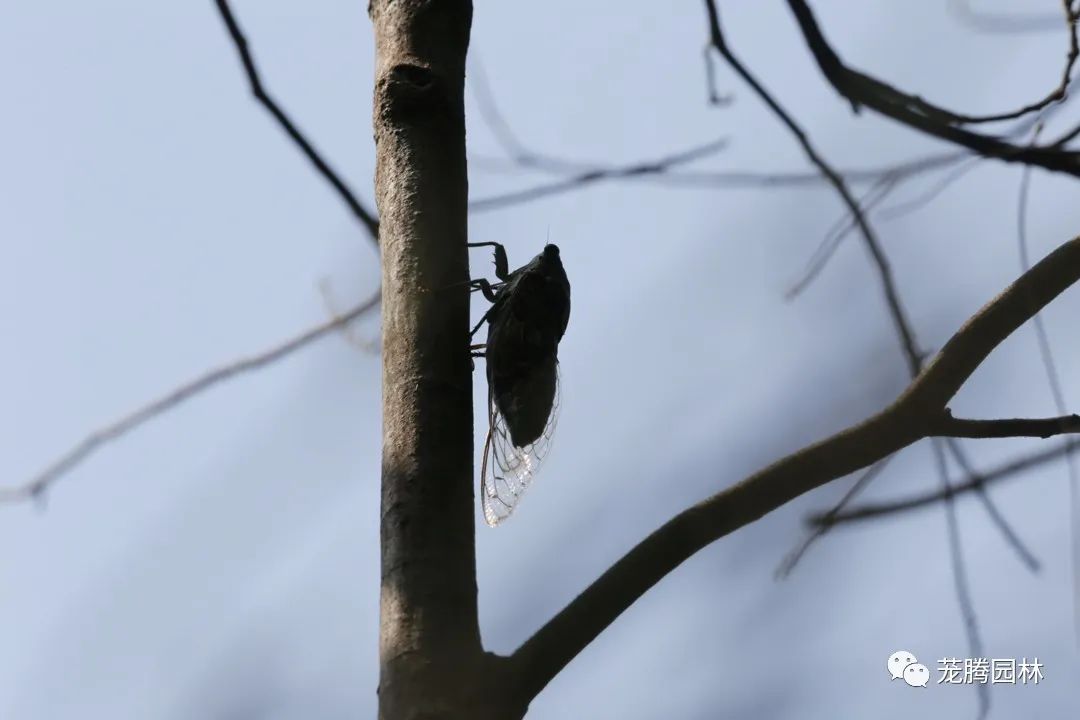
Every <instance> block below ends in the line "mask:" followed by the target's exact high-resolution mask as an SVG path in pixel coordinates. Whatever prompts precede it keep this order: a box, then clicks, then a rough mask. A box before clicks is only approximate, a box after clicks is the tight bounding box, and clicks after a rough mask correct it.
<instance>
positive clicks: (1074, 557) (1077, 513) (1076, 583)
mask: <svg viewBox="0 0 1080 720" xmlns="http://www.w3.org/2000/svg"><path fill="white" fill-rule="evenodd" d="M1074 22H1075V18H1074ZM1041 129H1042V128H1041V127H1040V128H1036V129H1035V135H1034V137H1033V138H1032V142H1034V141H1035V140H1036V139H1038V136H1039V131H1040V130H1041ZM1030 190H1031V168H1030V167H1027V166H1025V167H1024V170H1023V173H1022V174H1021V176H1020V191H1019V197H1018V199H1017V210H1016V237H1017V244H1018V245H1019V247H1020V268H1021V270H1023V271H1027V269H1028V268H1029V267H1031V258H1030V257H1029V256H1028V240H1027V210H1028V196H1029V192H1030ZM1032 320H1033V325H1034V327H1035V337H1036V338H1037V340H1038V343H1039V356H1040V357H1041V358H1042V363H1043V369H1044V370H1045V372H1046V381H1047V384H1048V385H1049V386H1050V394H1051V395H1052V396H1053V399H1054V407H1056V408H1057V411H1058V412H1059V413H1061V414H1064V413H1065V409H1064V408H1065V392H1064V390H1063V389H1062V383H1061V375H1060V373H1058V370H1057V366H1056V364H1055V363H1054V353H1053V350H1052V348H1051V347H1050V334H1049V333H1048V332H1047V331H1046V324H1045V323H1044V322H1043V316H1042V313H1035V316H1034V317H1033V318H1032ZM1065 463H1066V467H1067V469H1068V473H1069V520H1070V522H1069V528H1070V533H1071V542H1070V550H1071V552H1070V559H1071V562H1072V581H1073V632H1074V633H1076V637H1077V641H1078V642H1080V470H1078V468H1077V465H1076V458H1075V457H1073V455H1072V454H1071V453H1070V454H1069V455H1066V457H1065Z"/></svg>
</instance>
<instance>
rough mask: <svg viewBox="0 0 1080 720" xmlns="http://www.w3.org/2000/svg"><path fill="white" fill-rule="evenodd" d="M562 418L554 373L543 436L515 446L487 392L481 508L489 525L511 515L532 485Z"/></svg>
mask: <svg viewBox="0 0 1080 720" xmlns="http://www.w3.org/2000/svg"><path fill="white" fill-rule="evenodd" d="M558 420H559V376H558V371H556V375H555V399H554V402H553V403H552V405H551V413H550V414H549V415H548V419H547V424H546V425H545V426H544V431H543V432H542V433H540V437H538V438H537V439H536V441H535V442H532V443H530V444H529V445H526V446H525V447H516V446H515V445H514V443H513V442H512V441H511V440H510V431H509V430H508V429H507V427H506V419H505V418H504V417H503V416H502V413H500V412H499V410H498V408H497V407H496V406H495V398H494V396H493V395H492V394H491V392H490V390H489V391H488V432H487V439H486V440H485V441H484V458H483V461H482V462H481V466H480V509H481V510H483V512H484V520H485V521H486V522H487V524H488V525H489V526H490V527H495V526H496V525H498V524H499V523H500V522H502V521H503V520H505V519H506V518H508V517H510V515H511V514H512V513H513V512H514V510H515V508H517V504H518V501H519V500H520V499H521V496H522V495H523V494H524V493H525V490H527V489H528V487H529V485H530V484H532V479H533V476H534V475H536V473H537V472H538V471H539V470H540V465H541V463H543V461H544V458H546V457H547V456H548V454H549V453H550V452H551V439H552V436H553V435H554V434H555V425H556V424H557V423H558Z"/></svg>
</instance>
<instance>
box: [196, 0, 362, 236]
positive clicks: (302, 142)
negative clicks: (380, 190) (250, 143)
mask: <svg viewBox="0 0 1080 720" xmlns="http://www.w3.org/2000/svg"><path fill="white" fill-rule="evenodd" d="M215 4H216V5H217V9H218V11H219V12H220V13H221V19H222V20H223V21H224V22H225V27H226V29H227V30H228V31H229V37H230V38H232V41H233V44H234V45H235V46H236V52H237V53H238V54H239V55H240V62H241V63H243V65H244V72H245V73H246V74H247V79H248V83H249V84H250V85H251V93H252V95H254V96H255V99H256V100H257V101H259V103H261V104H262V106H263V107H265V108H266V109H267V111H269V113H270V114H271V115H273V116H274V119H275V120H277V122H278V125H280V126H281V129H282V130H284V131H285V134H286V135H288V136H289V138H290V139H291V140H292V141H293V142H294V143H296V145H297V146H298V147H299V148H300V150H301V152H303V153H304V156H305V157H307V159H308V160H309V161H310V162H311V164H312V165H313V166H314V167H315V169H316V170H317V171H318V172H319V174H320V175H322V176H323V178H324V179H325V180H326V181H327V182H328V183H330V185H331V187H333V188H334V190H335V191H336V192H337V194H338V196H339V197H341V199H342V200H343V201H345V204H346V205H348V207H349V210H350V211H352V214H353V215H354V216H355V217H356V219H357V220H359V221H360V224H361V225H363V226H364V228H365V229H366V230H367V232H368V235H370V236H371V240H372V241H373V242H374V243H375V246H376V248H377V247H378V245H379V221H378V220H377V219H376V218H375V216H374V215H373V214H372V213H371V211H369V210H368V209H367V208H365V207H364V205H363V203H361V202H360V200H359V199H358V198H357V196H356V193H354V192H353V191H352V190H351V189H349V186H348V185H346V184H345V181H344V180H342V179H341V176H339V175H338V174H337V172H335V171H334V169H333V168H331V167H330V164H329V163H328V162H327V161H326V160H324V159H323V157H322V156H321V155H320V154H319V152H318V150H316V149H315V147H314V146H313V145H312V144H311V142H310V141H309V140H308V139H307V137H305V136H304V134H303V133H302V132H300V129H299V128H297V127H296V124H295V123H293V121H292V120H291V119H290V118H289V116H288V115H287V114H286V113H285V111H284V110H282V109H281V106H279V105H278V104H277V102H276V101H275V100H274V99H273V98H272V97H270V95H268V94H267V92H266V90H265V89H264V88H263V86H262V80H261V79H260V78H259V71H258V70H257V69H256V67H255V59H254V58H253V57H252V55H251V50H250V49H249V48H248V43H247V38H245V37H244V33H243V31H242V30H241V29H240V25H239V24H238V23H237V22H236V18H235V16H233V12H232V9H231V8H230V7H229V3H228V1H227V0H215Z"/></svg>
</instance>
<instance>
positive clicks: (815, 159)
mask: <svg viewBox="0 0 1080 720" xmlns="http://www.w3.org/2000/svg"><path fill="white" fill-rule="evenodd" d="M705 10H706V13H707V14H708V18H709V39H710V42H711V43H712V46H713V47H714V48H716V51H717V52H719V53H720V55H721V56H722V57H723V58H724V59H725V60H727V62H728V64H729V65H730V66H731V68H732V70H734V71H735V73H736V74H737V75H738V76H739V77H741V78H742V79H743V81H744V82H746V84H747V85H749V86H750V87H751V89H753V91H754V92H755V93H756V94H757V96H758V97H759V98H760V99H761V100H762V102H764V103H765V104H766V105H767V106H768V108H769V109H770V110H771V111H772V113H773V114H774V115H776V117H777V118H778V119H779V120H780V121H781V122H782V123H783V124H784V125H785V126H786V127H787V128H788V130H790V131H791V134H792V135H794V136H795V139H796V140H797V141H798V142H799V145H800V146H802V149H803V152H804V153H805V154H806V156H807V158H808V159H809V160H810V162H811V163H813V165H814V166H815V167H817V168H818V170H819V171H820V172H821V174H822V176H823V177H825V178H826V180H827V181H828V182H829V184H830V185H832V186H833V188H834V189H835V190H836V193H837V194H838V195H839V196H840V199H841V200H842V201H843V203H844V205H845V206H846V207H847V209H848V211H849V212H850V213H851V217H852V218H853V219H854V221H855V223H856V225H857V226H858V228H859V232H860V234H861V235H862V237H863V240H864V241H865V245H866V248H867V250H868V251H869V252H870V255H871V257H872V258H873V261H874V264H875V265H876V266H877V267H878V272H879V274H880V276H881V278H882V289H883V290H884V293H885V301H886V303H887V304H888V306H889V312H890V315H892V317H893V319H894V321H896V322H895V324H896V329H897V332H898V334H899V335H900V342H901V345H902V346H903V348H904V354H905V356H906V357H907V358H908V365H909V367H910V368H911V370H912V373H913V374H914V373H916V372H918V369H919V361H920V358H921V353H920V352H919V350H918V348H917V345H916V342H915V336H914V334H913V333H912V331H911V328H910V327H909V325H908V324H907V323H906V322H903V321H902V319H903V317H904V311H903V309H902V307H901V305H900V296H899V294H898V293H897V291H896V284H895V282H894V281H893V278H892V270H891V268H890V267H889V262H888V260H887V259H886V258H885V254H884V252H883V251H882V249H881V244H880V243H879V242H878V240H877V236H876V235H875V233H874V231H873V229H872V228H871V227H870V224H869V223H868V222H867V221H866V216H865V214H864V213H863V211H862V208H861V207H860V206H859V203H858V201H856V200H855V197H854V196H853V195H852V194H851V191H850V190H849V189H848V187H847V184H846V183H845V182H844V179H843V178H842V177H841V176H840V175H839V173H837V172H836V170H834V169H833V168H832V166H831V165H829V164H828V163H827V162H826V161H825V159H824V158H823V157H822V156H821V155H820V154H819V153H818V152H817V150H816V149H815V148H814V146H813V144H811V142H810V138H809V137H808V136H807V134H806V132H805V131H804V130H803V129H802V128H801V127H800V126H799V124H798V123H796V122H795V119H794V118H793V117H792V116H791V114H790V113H788V112H787V110H785V109H784V108H783V107H782V106H781V105H780V103H779V102H778V101H777V100H776V99H775V98H774V97H773V96H772V95H771V94H770V93H769V91H768V90H766V89H765V86H764V85H762V84H761V83H760V82H759V81H758V79H757V78H756V77H754V76H753V75H752V74H751V73H750V71H749V70H748V69H747V68H746V66H745V65H743V64H742V62H741V61H740V60H739V59H738V58H737V57H735V54H734V53H733V52H732V51H731V49H730V48H729V47H728V44H727V40H726V39H725V37H724V33H723V31H722V30H721V28H720V14H719V11H718V10H717V8H716V3H715V1H714V0H705Z"/></svg>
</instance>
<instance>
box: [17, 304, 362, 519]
mask: <svg viewBox="0 0 1080 720" xmlns="http://www.w3.org/2000/svg"><path fill="white" fill-rule="evenodd" d="M379 296H380V293H379V292H376V293H375V294H374V295H372V296H371V297H370V298H369V299H367V300H365V301H364V302H363V303H361V304H359V305H357V306H356V307H354V308H352V309H351V310H349V311H348V312H346V313H344V314H343V315H339V316H337V317H334V318H332V319H330V320H329V321H327V322H324V323H322V324H321V325H317V326H315V327H313V328H311V329H310V330H306V331H304V332H303V333H301V334H299V335H297V336H296V337H293V338H291V339H289V340H286V341H285V342H283V343H281V344H279V345H276V346H274V347H273V348H270V349H269V350H264V351H263V352H260V353H258V354H257V355H253V356H251V357H248V358H243V359H241V360H237V361H235V362H232V363H229V364H228V365H224V366H222V367H219V368H217V369H216V370H211V371H209V372H207V373H205V374H203V375H200V376H199V377H197V378H195V379H194V380H190V381H188V382H186V383H184V384H183V385H181V386H179V387H177V388H176V389H174V390H171V391H169V392H168V393H166V394H165V395H163V396H161V397H159V398H158V399H157V400H154V401H153V402H151V403H149V404H147V405H144V406H142V407H140V408H139V409H137V410H135V411H133V412H131V413H129V414H127V415H125V416H123V417H122V418H120V419H119V420H116V421H114V422H112V423H110V424H108V425H105V426H104V427H101V428H98V429H97V430H95V431H94V432H92V433H90V434H89V435H87V436H86V437H85V438H84V439H83V440H82V441H81V442H80V443H79V444H77V445H75V446H74V447H73V448H71V449H70V450H68V451H67V452H66V453H64V454H63V455H61V456H60V457H59V458H58V459H56V460H55V461H54V462H53V463H52V464H50V465H49V466H48V467H47V468H45V469H44V470H42V471H41V472H40V473H39V474H38V475H37V476H36V477H34V478H33V479H31V480H30V481H29V482H27V483H24V484H23V485H19V486H17V487H10V488H0V502H15V501H19V500H28V499H34V498H39V497H41V496H42V494H43V493H44V492H45V491H46V490H48V489H49V488H50V487H52V485H53V484H55V483H56V481H57V480H59V479H60V478H62V477H63V476H64V475H66V474H67V473H69V472H71V470H73V469H74V468H75V467H76V466H77V465H79V464H80V463H82V462H83V461H84V460H86V459H87V458H88V457H90V455H92V454H93V453H94V452H96V451H97V450H99V449H101V448H102V447H103V446H105V445H107V444H109V443H111V442H113V441H115V440H118V439H120V438H121V437H123V436H125V435H127V434H128V433H129V432H131V431H132V430H134V429H136V428H138V427H140V426H141V425H143V424H145V423H146V422H148V421H150V420H153V419H154V418H156V417H158V416H159V415H161V414H163V413H165V412H168V411H169V410H172V409H174V408H176V407H177V406H178V405H180V404H181V403H183V402H184V401H186V400H190V399H191V398H193V397H195V396H196V395H199V394H200V393H202V392H204V391H206V390H209V389H210V388H212V387H214V386H215V385H218V384H220V383H222V382H225V381H226V380H231V379H232V378H235V377H236V376H237V375H241V374H243V373H247V372H251V371H253V370H258V369H260V368H262V367H265V366H267V365H269V364H271V363H274V362H276V361H278V360H281V359H282V358H284V357H286V356H288V355H291V354H292V353H294V352H296V351H297V350H300V349H301V348H304V347H306V346H308V345H310V344H311V343H313V342H315V341H316V340H318V339H320V338H322V337H324V336H326V335H328V334H329V333H331V332H333V331H334V330H337V329H338V328H342V327H345V326H347V325H348V324H349V323H351V322H352V321H353V320H356V319H357V318H359V317H360V316H361V315H363V314H364V313H366V312H368V311H369V310H371V309H372V308H374V307H375V306H376V305H378V304H379Z"/></svg>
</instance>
